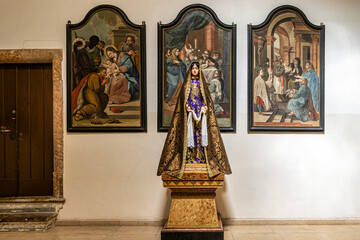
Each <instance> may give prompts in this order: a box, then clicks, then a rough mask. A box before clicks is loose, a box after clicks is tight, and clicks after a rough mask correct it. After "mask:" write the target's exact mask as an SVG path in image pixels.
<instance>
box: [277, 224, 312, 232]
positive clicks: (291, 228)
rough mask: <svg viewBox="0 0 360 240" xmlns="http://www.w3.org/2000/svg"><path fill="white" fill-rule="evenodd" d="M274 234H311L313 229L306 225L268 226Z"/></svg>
mask: <svg viewBox="0 0 360 240" xmlns="http://www.w3.org/2000/svg"><path fill="white" fill-rule="evenodd" d="M270 228H271V229H272V230H273V231H274V232H275V233H280V232H313V231H314V229H312V228H311V227H309V226H308V225H270Z"/></svg>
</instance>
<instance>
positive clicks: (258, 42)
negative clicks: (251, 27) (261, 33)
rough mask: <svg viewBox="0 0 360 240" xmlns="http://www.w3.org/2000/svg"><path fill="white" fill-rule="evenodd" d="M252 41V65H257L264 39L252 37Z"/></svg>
mask: <svg viewBox="0 0 360 240" xmlns="http://www.w3.org/2000/svg"><path fill="white" fill-rule="evenodd" d="M253 41H254V53H253V54H254V66H257V65H259V64H260V62H261V55H262V51H263V48H264V41H263V40H262V39H260V38H256V37H254V38H253Z"/></svg>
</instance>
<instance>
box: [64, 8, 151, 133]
mask: <svg viewBox="0 0 360 240" xmlns="http://www.w3.org/2000/svg"><path fill="white" fill-rule="evenodd" d="M66 27H67V28H66V29H67V96H68V97H67V104H68V105H67V120H68V121H67V123H68V126H67V128H68V131H73V132H79V131H146V102H145V100H146V96H145V94H146V91H145V74H146V71H145V23H144V22H143V24H142V25H136V24H133V23H132V22H130V20H129V19H128V18H127V16H126V15H125V13H124V12H123V11H122V10H120V9H119V8H117V7H114V6H111V5H101V6H98V7H95V8H93V9H92V10H90V11H89V13H88V14H87V15H86V16H85V18H84V20H82V21H81V22H80V23H78V24H71V23H70V21H69V23H68V24H67V26H66Z"/></svg>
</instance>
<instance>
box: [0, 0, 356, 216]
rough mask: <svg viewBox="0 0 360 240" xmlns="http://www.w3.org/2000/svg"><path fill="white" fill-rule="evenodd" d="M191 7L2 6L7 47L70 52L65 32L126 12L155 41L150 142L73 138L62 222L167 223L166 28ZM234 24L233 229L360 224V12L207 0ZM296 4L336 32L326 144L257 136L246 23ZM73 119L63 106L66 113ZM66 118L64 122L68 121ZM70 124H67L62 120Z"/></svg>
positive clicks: (228, 191)
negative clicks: (162, 43)
mask: <svg viewBox="0 0 360 240" xmlns="http://www.w3.org/2000/svg"><path fill="white" fill-rule="evenodd" d="M192 3H195V2H193V1H190V0H185V1H175V0H166V1H165V0H161V1H147V0H133V1H115V0H109V1H106V2H103V1H97V0H96V1H95V0H91V1H89V0H81V1H79V0H78V1H69V0H63V1H52V0H51V1H49V0H17V1H7V0H2V1H0V6H1V7H0V19H1V24H0V32H1V36H2V38H1V39H0V48H2V49H11V48H17V49H21V48H62V49H63V50H64V61H63V79H64V99H65V104H66V95H65V87H66V85H65V81H66V59H65V52H66V39H65V37H66V32H65V30H66V28H65V25H66V23H67V21H68V20H71V21H72V23H77V22H80V21H81V20H82V19H83V18H84V17H85V15H86V13H87V12H88V11H89V10H90V9H92V8H93V7H95V6H97V5H100V4H112V5H115V6H117V7H119V8H121V9H122V10H123V11H124V12H125V13H126V14H127V16H128V17H129V19H130V20H131V21H132V22H134V23H137V24H141V22H142V21H145V22H146V28H147V29H146V32H147V36H146V39H147V95H148V98H147V101H148V105H147V106H148V132H147V133H134V134H129V133H127V134H126V133H125V134H122V133H67V132H65V135H64V137H65V160H64V162H65V169H64V172H65V173H64V195H65V198H66V204H65V205H64V208H63V210H61V211H60V215H59V218H60V219H62V220H76V219H97V220H99V219H108V220H111V219H123V220H159V219H164V218H166V217H167V213H168V209H169V204H170V203H169V198H170V197H169V192H168V191H167V190H165V189H164V188H163V187H162V182H161V180H160V177H158V176H156V170H157V165H158V162H159V158H160V154H161V150H162V148H163V143H164V141H165V137H166V134H165V133H158V132H157V130H156V129H157V120H156V119H157V115H156V112H157V107H156V106H157V23H158V22H159V21H162V23H169V22H171V21H172V20H174V18H175V17H176V15H177V14H178V12H179V11H180V10H181V9H183V8H184V7H185V6H187V5H189V4H192ZM199 3H203V4H206V5H207V6H209V7H210V8H212V9H213V10H214V11H215V12H216V13H217V15H218V17H219V19H220V20H221V21H223V22H224V23H228V24H231V23H232V22H234V23H236V24H237V112H238V115H237V133H236V134H223V135H222V136H223V139H224V142H225V146H226V149H227V153H228V156H229V159H230V163H231V167H232V170H233V174H232V175H230V176H227V177H226V186H225V188H224V189H223V190H220V191H218V195H217V203H218V207H219V210H220V212H221V213H222V215H223V217H225V218H237V219H240V218H241V219H242V218H247V219H248V218H294V219H298V218H315V219H323V218H353V217H360V201H359V199H360V188H359V186H360V125H359V122H360V104H359V100H358V99H359V98H358V93H357V91H358V89H360V79H359V76H358V75H359V74H358V73H357V70H358V68H359V64H360V45H359V44H358V43H359V42H360V28H359V22H360V14H359V13H358V10H359V9H360V1H357V0H353V1H350V0H342V1H336V0H330V1H329V0H319V1H305V0H303V1H298V0H296V1H295V0H289V1H283V0H273V1H267V0H253V1H236V0H222V1H219V0H216V1H215V0H209V1H204V0H201V1H199ZM283 4H291V5H294V6H296V7H298V8H300V9H301V10H302V11H303V12H304V13H305V14H306V15H307V17H308V18H309V20H310V21H311V22H312V23H314V24H317V25H319V24H320V23H321V22H323V23H324V24H325V26H326V48H325V50H326V51H325V63H326V65H325V73H326V74H325V87H326V88H325V105H326V109H325V112H326V116H325V134H321V135H314V134H247V130H246V129H247V120H246V119H247V117H246V111H247V110H246V109H247V24H249V23H252V24H260V23H262V22H263V21H264V20H265V18H266V17H267V15H268V14H269V13H270V11H271V10H273V9H274V8H275V7H277V6H280V5H283ZM64 109H65V105H64ZM64 116H66V115H64ZM64 122H65V119H64Z"/></svg>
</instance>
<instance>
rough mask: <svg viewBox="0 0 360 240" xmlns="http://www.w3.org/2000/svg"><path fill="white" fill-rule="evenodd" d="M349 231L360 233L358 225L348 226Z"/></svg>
mask: <svg viewBox="0 0 360 240" xmlns="http://www.w3.org/2000/svg"><path fill="white" fill-rule="evenodd" d="M348 226H349V227H351V229H353V230H355V231H356V232H360V225H348Z"/></svg>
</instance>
